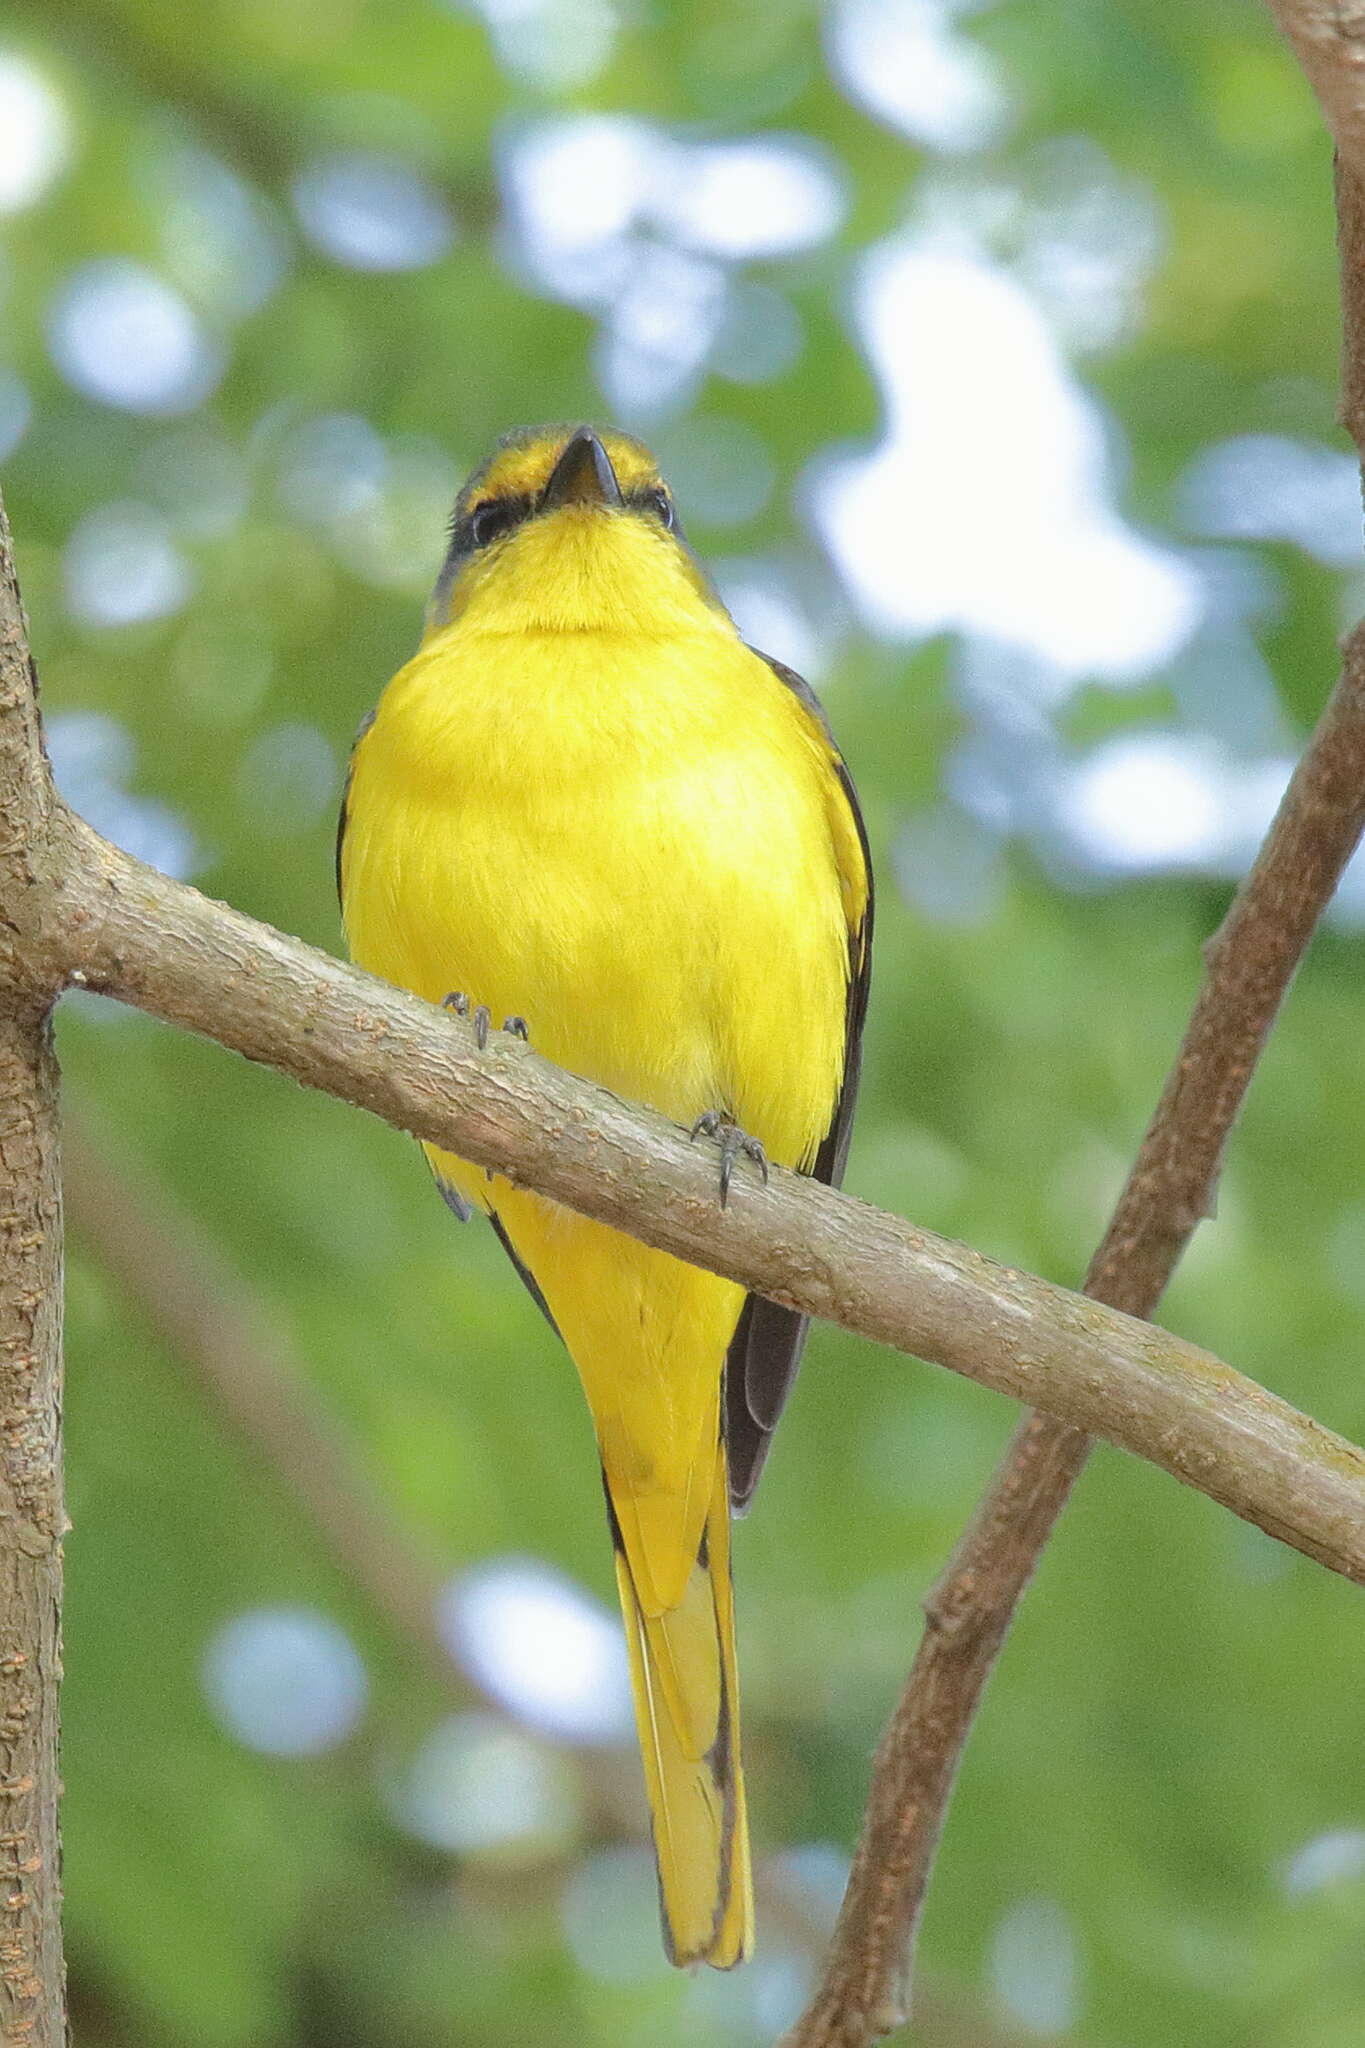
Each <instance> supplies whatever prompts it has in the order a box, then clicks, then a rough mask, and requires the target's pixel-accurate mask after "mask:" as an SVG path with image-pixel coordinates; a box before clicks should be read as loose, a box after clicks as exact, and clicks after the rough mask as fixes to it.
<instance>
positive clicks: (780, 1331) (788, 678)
mask: <svg viewBox="0 0 1365 2048" xmlns="http://www.w3.org/2000/svg"><path fill="white" fill-rule="evenodd" d="M754 651H755V652H756V653H757V652H758V650H757V649H755V650H754ZM760 658H761V659H762V660H764V661H766V662H767V664H768V666H769V668H770V669H771V670H772V671H773V673H774V675H776V676H777V677H778V678H779V680H780V681H782V682H784V683H785V684H786V685H787V688H788V689H789V690H790V691H791V692H792V693H793V695H794V696H796V697H798V698H799V699H800V701H801V703H802V705H803V706H804V707H805V709H806V710H807V711H808V712H809V713H810V715H811V717H812V718H814V719H815V720H816V722H817V723H818V725H819V726H820V729H821V731H822V732H823V733H824V734H825V735H826V737H827V738H828V740H829V745H830V755H831V760H832V764H833V767H834V772H835V774H836V775H837V777H838V780H839V788H840V790H841V791H842V793H843V797H844V801H845V802H846V803H847V805H848V809H849V813H850V816H851V818H852V821H853V827H854V832H855V834H856V837H857V844H858V848H859V850H860V855H861V860H862V867H863V873H862V875H861V876H858V877H849V878H848V879H849V880H851V881H854V882H855V883H860V884H861V885H862V886H861V887H858V888H855V890H854V895H855V898H860V899H862V901H863V903H864V908H863V910H862V914H861V916H860V917H859V918H858V919H857V921H856V923H854V922H852V921H850V925H849V933H848V1002H847V1007H846V1010H845V1015H844V1072H843V1079H842V1081H841V1082H840V1085H839V1097H838V1100H837V1102H836V1103H835V1105H834V1116H833V1119H832V1120H831V1123H830V1127H829V1129H828V1130H827V1131H826V1133H825V1135H824V1137H823V1139H822V1140H821V1143H820V1148H819V1150H818V1152H817V1153H816V1155H815V1161H814V1164H813V1165H812V1167H811V1169H810V1170H811V1173H812V1174H813V1176H814V1177H815V1179H816V1180H820V1181H824V1182H825V1184H826V1186H828V1187H837V1186H838V1185H839V1182H840V1181H841V1180H842V1178H843V1173H844V1162H845V1160H846V1159H847V1157H848V1147H849V1140H850V1138H851V1136H852V1133H853V1106H854V1102H855V1100H856V1098H857V1094H858V1075H859V1070H860V1067H861V1064H862V1039H863V1017H864V1015H865V1014H866V1011H867V992H868V987H869V984H870V981H871V974H872V907H873V905H872V856H871V854H870V852H869V851H868V844H867V830H866V827H865V826H864V824H863V815H862V812H861V810H860V809H859V807H858V793H857V791H856V790H855V789H854V787H853V779H852V777H851V776H850V774H849V772H848V769H847V767H846V766H845V765H844V761H843V758H842V756H841V755H840V753H839V750H838V748H837V747H836V746H835V744H834V736H833V734H832V733H831V732H830V729H829V723H828V721H827V719H826V718H825V714H824V711H823V709H822V707H821V704H820V700H819V698H818V697H817V696H816V694H815V692H814V690H812V689H811V687H810V684H809V683H807V682H806V681H805V680H804V679H803V678H802V677H801V676H799V675H797V673H796V671H795V670H794V669H790V668H787V667H786V666H785V665H784V664H783V663H782V662H780V661H774V660H773V659H772V657H771V655H766V654H765V655H762V656H761V657H760ZM808 1323H809V1318H808V1317H806V1316H803V1315H801V1314H799V1313H798V1312H797V1310H795V1309H790V1308H779V1307H778V1305H777V1303H776V1302H772V1301H766V1300H765V1299H764V1298H763V1296H762V1295H760V1294H751V1295H749V1296H748V1298H747V1300H746V1301H745V1304H744V1307H743V1310H742V1311H741V1313H740V1318H739V1322H738V1323H737V1324H736V1326H735V1334H734V1337H733V1338H732V1340H731V1343H730V1350H729V1354H728V1356H727V1359H726V1365H725V1436H726V1445H727V1448H728V1451H729V1457H730V1501H731V1505H732V1507H733V1508H734V1511H735V1513H736V1514H742V1513H743V1512H744V1510H745V1509H746V1508H747V1507H748V1506H749V1503H750V1501H751V1500H752V1499H753V1494H754V1488H755V1487H756V1486H757V1484H758V1479H759V1474H760V1473H761V1472H762V1470H763V1464H764V1460H765V1459H766V1457H767V1455H768V1447H769V1445H770V1444H771V1442H772V1435H773V1431H774V1430H775V1429H776V1428H777V1422H778V1417H779V1416H780V1415H781V1413H782V1408H783V1404H784V1403H785V1401H786V1398H787V1395H788V1393H789V1392H790V1391H791V1384H792V1381H793V1380H794V1379H795V1377H796V1368H797V1366H798V1365H799V1364H800V1363H801V1353H802V1351H803V1349H804V1348H805V1342H806V1331H807V1327H808Z"/></svg>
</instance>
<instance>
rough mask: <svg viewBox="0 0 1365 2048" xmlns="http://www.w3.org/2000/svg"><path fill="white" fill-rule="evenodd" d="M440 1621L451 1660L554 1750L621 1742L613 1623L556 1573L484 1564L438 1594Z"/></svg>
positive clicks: (515, 1562) (625, 1722)
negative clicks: (550, 1739) (558, 1745)
mask: <svg viewBox="0 0 1365 2048" xmlns="http://www.w3.org/2000/svg"><path fill="white" fill-rule="evenodd" d="M439 1622H440V1627H441V1630H442V1633H443V1635H444V1637H445V1640H446V1641H447V1643H449V1645H450V1649H451V1653H452V1655H453V1656H455V1657H456V1658H458V1659H459V1660H460V1661H461V1662H462V1663H464V1664H466V1665H467V1666H468V1668H469V1669H470V1670H471V1671H472V1672H473V1673H474V1675H475V1676H476V1677H477V1679H478V1680H479V1682H480V1684H481V1685H483V1686H484V1687H485V1688H486V1690H487V1691H488V1692H490V1693H491V1694H492V1695H493V1697H494V1698H495V1699H497V1700H498V1701H499V1702H500V1703H501V1704H502V1705H503V1706H504V1707H506V1708H507V1710H508V1712H509V1713H512V1714H515V1715H516V1716H517V1718H518V1719H519V1720H521V1721H525V1722H526V1723H527V1724H528V1725H529V1726H531V1727H533V1728H538V1729H539V1730H540V1731H541V1732H542V1733H543V1734H546V1735H550V1736H554V1737H557V1738H558V1739H559V1740H560V1741H563V1742H578V1743H616V1742H621V1741H624V1740H625V1739H626V1738H627V1737H628V1736H629V1734H630V1730H631V1726H632V1717H631V1706H630V1676H629V1671H628V1668H627V1663H626V1648H625V1640H624V1638H623V1636H622V1633H621V1628H620V1624H619V1623H618V1622H617V1620H616V1619H615V1617H614V1616H612V1615H610V1614H608V1613H607V1612H606V1610H605V1609H604V1608H602V1607H600V1606H599V1605H598V1603H597V1602H596V1601H594V1600H591V1599H589V1597H588V1595H587V1594H586V1593H584V1592H583V1591H582V1589H581V1588H580V1587H579V1586H576V1585H575V1584H574V1582H573V1580H572V1579H570V1578H567V1577H566V1576H565V1575H564V1574H563V1573H561V1572H557V1571H554V1570H553V1569H552V1568H551V1567H550V1566H549V1565H544V1564H540V1563H538V1562H536V1561H535V1560H534V1559H531V1558H515V1557H508V1558H497V1559H493V1560H491V1561H490V1562H488V1563H486V1564H482V1565H478V1566H476V1567H475V1569H474V1570H473V1571H469V1572H466V1573H465V1574H464V1576H463V1577H462V1578H459V1579H455V1580H453V1581H452V1583H451V1584H450V1585H449V1586H447V1587H446V1589H445V1592H444V1594H443V1595H442V1599H441V1604H440V1612H439Z"/></svg>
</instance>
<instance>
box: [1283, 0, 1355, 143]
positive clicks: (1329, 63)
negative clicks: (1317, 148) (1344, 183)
mask: <svg viewBox="0 0 1365 2048" xmlns="http://www.w3.org/2000/svg"><path fill="white" fill-rule="evenodd" d="M1269 6H1270V11H1271V13H1272V14H1273V15H1274V17H1275V19H1276V21H1277V22H1278V23H1279V25H1280V28H1281V30H1282V31H1283V33H1284V35H1285V37H1286V38H1287V40H1288V42H1289V44H1290V46H1291V47H1292V49H1293V52H1294V55H1295V56H1296V57H1297V58H1298V60H1299V63H1300V64H1301V65H1302V67H1303V70H1304V73H1305V75H1306V77H1307V79H1308V83H1309V84H1310V85H1311V86H1312V88H1313V90H1314V92H1315V93H1316V94H1317V96H1318V102H1319V104H1320V105H1321V107H1322V111H1323V113H1324V114H1325V115H1326V117H1327V125H1328V127H1329V128H1330V129H1331V131H1332V135H1333V137H1334V139H1335V141H1336V145H1337V148H1338V150H1339V151H1340V152H1341V156H1342V160H1343V162H1345V163H1347V164H1349V165H1350V167H1351V168H1352V170H1353V171H1354V172H1355V174H1356V176H1357V177H1358V178H1362V179H1365V0H1269Z"/></svg>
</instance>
